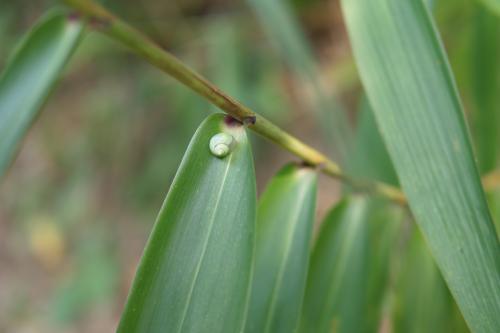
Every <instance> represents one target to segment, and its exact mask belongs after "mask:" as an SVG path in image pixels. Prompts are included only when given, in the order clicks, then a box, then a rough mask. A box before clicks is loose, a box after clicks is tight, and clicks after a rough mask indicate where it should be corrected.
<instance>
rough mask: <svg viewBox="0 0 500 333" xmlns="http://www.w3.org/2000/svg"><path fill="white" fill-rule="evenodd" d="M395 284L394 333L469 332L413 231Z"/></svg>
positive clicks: (438, 273) (425, 249) (421, 241)
mask: <svg viewBox="0 0 500 333" xmlns="http://www.w3.org/2000/svg"><path fill="white" fill-rule="evenodd" d="M405 250H406V251H405V255H403V256H402V257H401V265H402V267H401V269H400V273H399V274H398V278H397V280H396V294H395V301H394V303H395V306H394V314H393V322H394V324H393V327H394V331H395V332H405V333H406V332H407V333H412V332H413V333H417V332H454V333H458V332H468V330H467V326H466V325H465V322H464V321H463V318H462V316H461V315H460V313H458V309H457V308H456V304H455V301H454V300H453V298H452V297H451V294H450V292H449V291H448V288H447V287H446V284H445V282H444V280H443V278H442V277H441V274H440V272H439V270H438V268H437V266H436V265H435V263H434V260H433V259H432V257H431V255H430V253H429V251H428V249H427V247H426V245H425V243H424V240H423V239H422V236H421V235H420V233H419V232H418V230H416V229H414V230H413V233H412V235H411V238H410V240H409V242H408V246H407V248H406V249H405Z"/></svg>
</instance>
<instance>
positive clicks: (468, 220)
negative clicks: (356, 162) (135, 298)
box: [342, 0, 500, 332]
mask: <svg viewBox="0 0 500 333" xmlns="http://www.w3.org/2000/svg"><path fill="white" fill-rule="evenodd" d="M342 7H343V11H344V14H345V17H346V22H347V27H348V31H349V35H350V38H351V43H352V47H353V50H354V54H355V57H356V60H357V64H358V67H359V70H360V74H361V78H362V82H363V84H364V86H365V89H366V91H367V94H368V97H369V99H370V102H371V105H372V106H373V109H374V111H375V115H376V120H377V122H378V124H379V128H380V129H381V134H382V137H383V139H384V140H385V142H386V144H387V148H388V151H389V154H390V156H391V158H392V160H393V162H394V166H395V168H396V171H397V173H398V176H399V179H400V181H401V184H402V187H403V189H404V191H405V193H406V195H407V197H408V200H409V204H410V208H411V210H412V212H413V214H414V216H415V217H416V220H417V222H418V224H419V226H420V228H421V230H422V232H423V234H424V236H425V239H426V241H427V243H428V245H429V246H430V249H431V252H432V254H433V256H434V257H435V259H436V262H437V264H438V266H439V268H440V270H441V272H442V273H443V276H444V278H445V280H446V282H447V284H448V286H449V287H450V289H451V291H452V294H453V295H454V297H455V299H456V301H457V303H458V305H459V307H460V309H461V311H462V313H463V315H464V317H465V319H466V321H467V323H468V325H469V326H470V328H471V329H472V330H473V331H476V332H495V331H497V330H498V327H500V317H499V316H498V313H500V284H499V283H498V281H500V245H499V241H498V238H497V236H496V234H495V229H494V226H493V223H492V219H491V216H490V212H489V211H488V207H487V204H486V200H485V195H484V193H483V189H482V187H481V183H480V179H479V174H478V172H477V168H476V165H475V163H474V157H473V155H472V150H471V145H470V142H469V138H468V133H467V128H466V126H465V123H464V117H463V111H462V107H461V105H460V101H459V99H458V96H457V92H456V88H455V85H454V82H453V78H452V76H451V73H450V69H449V66H448V63H447V61H446V57H445V55H444V52H443V48H442V46H441V45H440V43H439V41H438V37H437V33H436V31H435V28H434V26H433V24H432V21H431V18H430V17H429V13H428V11H427V9H426V8H425V6H424V4H423V3H422V2H421V1H411V0H378V1H373V0H343V1H342Z"/></svg>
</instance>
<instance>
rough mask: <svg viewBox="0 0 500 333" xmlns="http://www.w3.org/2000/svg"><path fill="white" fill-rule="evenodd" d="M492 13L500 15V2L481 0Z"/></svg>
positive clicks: (497, 0) (499, 0)
mask: <svg viewBox="0 0 500 333" xmlns="http://www.w3.org/2000/svg"><path fill="white" fill-rule="evenodd" d="M479 2H481V3H482V4H483V5H484V6H485V7H486V8H488V9H489V10H490V11H491V12H492V13H494V14H496V15H500V0H479Z"/></svg>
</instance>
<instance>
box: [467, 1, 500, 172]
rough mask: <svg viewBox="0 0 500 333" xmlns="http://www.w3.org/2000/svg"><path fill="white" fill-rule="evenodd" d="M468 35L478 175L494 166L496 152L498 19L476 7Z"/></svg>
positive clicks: (499, 122) (499, 136)
mask: <svg viewBox="0 0 500 333" xmlns="http://www.w3.org/2000/svg"><path fill="white" fill-rule="evenodd" d="M474 30H475V31H474V34H473V36H472V47H471V50H472V59H471V63H472V64H471V65H472V84H473V89H472V92H473V94H472V96H473V100H474V104H475V110H474V111H473V113H472V120H473V122H472V124H473V132H474V137H475V138H476V152H477V158H478V161H479V166H480V169H481V171H482V172H488V171H491V170H493V169H494V168H495V167H496V163H497V159H498V154H499V152H500V112H499V110H500V97H499V96H498V95H499V94H498V92H499V91H500V61H498V59H500V42H499V36H500V18H498V17H496V16H493V15H491V14H490V13H488V12H487V11H485V10H484V9H483V8H478V10H477V13H476V15H475V17H474Z"/></svg>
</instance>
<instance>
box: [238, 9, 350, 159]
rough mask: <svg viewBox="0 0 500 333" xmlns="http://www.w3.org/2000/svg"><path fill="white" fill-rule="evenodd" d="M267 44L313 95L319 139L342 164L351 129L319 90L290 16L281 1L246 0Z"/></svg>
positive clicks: (307, 53)
mask: <svg viewBox="0 0 500 333" xmlns="http://www.w3.org/2000/svg"><path fill="white" fill-rule="evenodd" d="M247 2H248V4H249V5H250V6H251V7H252V8H253V9H254V10H255V13H256V14H257V17H258V19H259V20H260V22H261V23H262V26H263V27H264V29H265V31H266V32H267V33H268V34H269V36H270V40H271V41H272V42H273V44H274V45H275V46H276V49H277V50H278V51H279V53H280V55H281V56H282V57H283V59H284V60H285V61H286V62H287V64H288V66H289V67H290V68H291V69H292V70H293V71H294V73H295V74H296V75H297V76H298V77H299V78H300V80H301V82H302V83H303V84H304V85H305V86H308V87H309V88H310V89H311V91H312V93H313V99H314V101H313V103H314V106H313V109H314V111H315V115H316V119H317V122H318V124H319V126H320V128H321V129H322V132H323V136H324V137H325V139H326V141H327V143H328V144H330V145H331V146H332V148H333V150H334V151H335V152H336V153H337V154H338V157H339V159H340V160H341V161H343V160H344V159H345V158H346V157H347V154H348V152H349V150H350V146H351V144H352V143H351V140H352V138H351V137H352V129H351V127H350V124H349V122H348V120H347V116H346V113H345V111H344V110H343V108H342V107H341V105H340V103H338V101H337V100H336V99H335V97H334V95H333V93H332V92H327V91H325V89H324V88H323V87H322V86H321V84H320V82H319V80H318V77H319V76H320V75H319V72H318V69H317V67H316V60H315V59H314V54H313V50H312V47H311V46H310V45H309V44H308V42H307V38H306V35H305V33H304V32H303V31H302V29H301V27H300V24H299V22H298V21H297V19H296V17H295V16H294V14H293V12H292V10H291V8H290V7H289V5H288V4H287V3H286V2H285V1H283V0H273V1H269V0H247Z"/></svg>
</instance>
